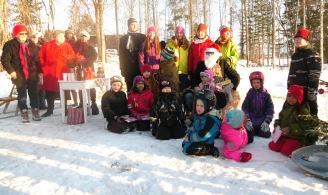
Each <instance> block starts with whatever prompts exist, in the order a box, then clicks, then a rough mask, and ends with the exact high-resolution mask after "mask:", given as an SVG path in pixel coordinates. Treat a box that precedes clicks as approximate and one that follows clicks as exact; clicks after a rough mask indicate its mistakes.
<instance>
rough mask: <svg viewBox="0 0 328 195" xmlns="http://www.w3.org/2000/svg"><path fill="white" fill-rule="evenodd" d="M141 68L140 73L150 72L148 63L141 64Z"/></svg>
mask: <svg viewBox="0 0 328 195" xmlns="http://www.w3.org/2000/svg"><path fill="white" fill-rule="evenodd" d="M140 69H141V70H140V71H141V74H143V73H144V72H146V71H148V72H151V66H150V65H143V66H141V68H140Z"/></svg>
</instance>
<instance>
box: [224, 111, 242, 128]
mask: <svg viewBox="0 0 328 195" xmlns="http://www.w3.org/2000/svg"><path fill="white" fill-rule="evenodd" d="M244 119H245V115H244V112H243V111H241V110H240V109H233V110H229V111H228V112H227V114H226V123H227V124H229V125H230V126H231V127H232V128H234V129H238V128H240V127H241V126H243V123H244Z"/></svg>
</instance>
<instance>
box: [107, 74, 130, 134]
mask: <svg viewBox="0 0 328 195" xmlns="http://www.w3.org/2000/svg"><path fill="white" fill-rule="evenodd" d="M110 85H111V89H110V90H109V91H107V92H106V93H105V94H104V95H103V96H102V98H101V110H102V113H103V115H104V118H106V120H107V130H109V131H113V132H116V133H118V132H123V131H125V130H128V126H127V124H126V123H124V122H123V121H120V120H119V118H120V117H121V116H123V115H128V114H129V110H128V107H127V103H128V100H127V98H126V94H125V93H124V92H123V91H122V78H121V77H120V76H113V77H112V78H110Z"/></svg>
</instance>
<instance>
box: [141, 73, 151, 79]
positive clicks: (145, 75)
mask: <svg viewBox="0 0 328 195" xmlns="http://www.w3.org/2000/svg"><path fill="white" fill-rule="evenodd" d="M142 76H143V77H144V78H145V79H149V78H150V72H149V71H145V72H144V73H142Z"/></svg>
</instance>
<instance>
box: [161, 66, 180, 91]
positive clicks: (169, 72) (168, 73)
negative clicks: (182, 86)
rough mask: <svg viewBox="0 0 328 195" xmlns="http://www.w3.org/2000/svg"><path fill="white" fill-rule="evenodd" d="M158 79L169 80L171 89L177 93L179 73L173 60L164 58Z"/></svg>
mask: <svg viewBox="0 0 328 195" xmlns="http://www.w3.org/2000/svg"><path fill="white" fill-rule="evenodd" d="M159 76H160V80H170V81H171V82H172V83H173V86H172V88H173V91H174V92H175V93H176V94H177V95H178V94H179V83H180V82H179V74H178V70H177V67H176V66H175V63H174V60H170V61H168V60H164V61H162V62H161V66H160V73H159Z"/></svg>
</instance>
